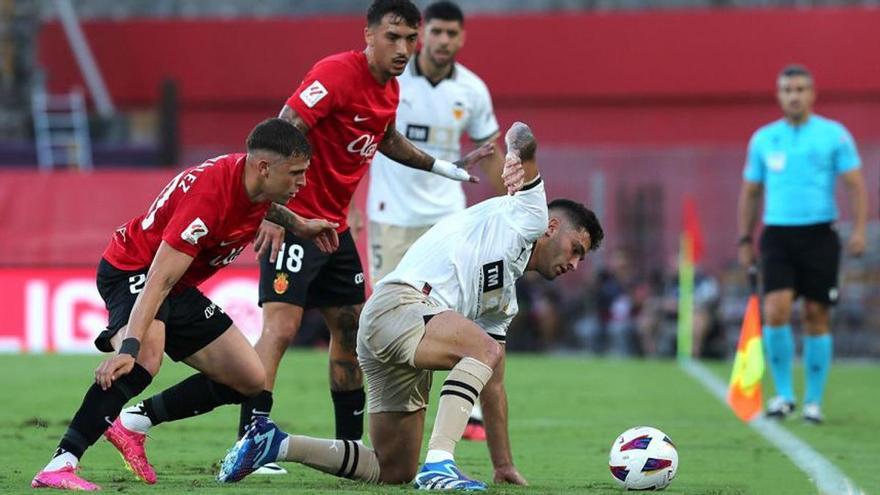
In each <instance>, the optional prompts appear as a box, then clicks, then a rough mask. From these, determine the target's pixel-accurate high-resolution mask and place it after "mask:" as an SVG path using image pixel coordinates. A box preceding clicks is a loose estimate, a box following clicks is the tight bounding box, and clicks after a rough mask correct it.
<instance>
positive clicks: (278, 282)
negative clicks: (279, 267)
mask: <svg viewBox="0 0 880 495" xmlns="http://www.w3.org/2000/svg"><path fill="white" fill-rule="evenodd" d="M287 277H288V275H287V274H286V273H284V272H277V274H276V275H275V281H274V282H272V288H273V289H275V293H276V294H279V295H281V294H284V293H285V292H287V288H288V287H290V282H289V281H288V280H287Z"/></svg>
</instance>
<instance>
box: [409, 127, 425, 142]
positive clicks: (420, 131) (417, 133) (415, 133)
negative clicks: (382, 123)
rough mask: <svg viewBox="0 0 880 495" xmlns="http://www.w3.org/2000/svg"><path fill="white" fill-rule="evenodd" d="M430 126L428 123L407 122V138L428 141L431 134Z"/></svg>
mask: <svg viewBox="0 0 880 495" xmlns="http://www.w3.org/2000/svg"><path fill="white" fill-rule="evenodd" d="M429 131H430V127H428V126H426V125H414V124H407V125H406V138H407V139H409V140H410V141H419V142H422V143H426V142H428V136H429V135H430V132H429Z"/></svg>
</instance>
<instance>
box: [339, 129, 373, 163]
mask: <svg viewBox="0 0 880 495" xmlns="http://www.w3.org/2000/svg"><path fill="white" fill-rule="evenodd" d="M345 149H347V150H348V151H349V153H357V154H359V155H361V156H362V157H364V160H366V159H369V158H371V157H372V156H373V155H375V154H376V150H377V149H379V143H377V142H376V138H375V136H373V135H372V134H364V135H362V136H359V137H358V138H357V139H355V140H354V141H352V142H350V143H348V146H346V147H345Z"/></svg>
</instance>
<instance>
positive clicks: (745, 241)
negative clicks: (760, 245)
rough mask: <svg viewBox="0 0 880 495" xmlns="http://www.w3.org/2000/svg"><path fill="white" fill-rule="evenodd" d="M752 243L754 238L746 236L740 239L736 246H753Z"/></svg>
mask: <svg viewBox="0 0 880 495" xmlns="http://www.w3.org/2000/svg"><path fill="white" fill-rule="evenodd" d="M751 243H752V236H750V235H748V234H746V235H744V236H742V237H740V238H739V241H737V243H736V245H737V246H745V245H746V244H751Z"/></svg>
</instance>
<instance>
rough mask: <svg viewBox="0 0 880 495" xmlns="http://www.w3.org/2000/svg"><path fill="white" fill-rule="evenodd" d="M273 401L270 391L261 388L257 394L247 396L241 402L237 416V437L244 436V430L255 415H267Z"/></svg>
mask: <svg viewBox="0 0 880 495" xmlns="http://www.w3.org/2000/svg"><path fill="white" fill-rule="evenodd" d="M274 403H275V400H274V398H273V397H272V392H270V391H268V390H263V391H262V392H260V393H259V394H257V395H255V396H253V397H248V398H247V399H245V401H244V402H242V403H241V411H240V412H239V416H238V438H241V437H243V436H244V430H245V429H247V427H248V425H250V424H251V422H252V421H253V420H254V418H256V417H257V416H265V417H268V416H269V413H270V412H272V405H273V404H274Z"/></svg>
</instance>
